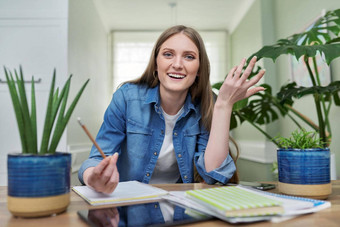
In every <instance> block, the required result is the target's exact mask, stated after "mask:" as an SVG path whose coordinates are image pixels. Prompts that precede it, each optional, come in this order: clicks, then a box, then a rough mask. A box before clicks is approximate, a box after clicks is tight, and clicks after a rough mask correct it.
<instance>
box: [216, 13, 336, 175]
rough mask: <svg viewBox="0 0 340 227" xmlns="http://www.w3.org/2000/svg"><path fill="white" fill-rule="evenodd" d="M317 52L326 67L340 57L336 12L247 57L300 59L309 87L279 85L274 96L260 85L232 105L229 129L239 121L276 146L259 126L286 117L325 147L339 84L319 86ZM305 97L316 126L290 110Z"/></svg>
mask: <svg viewBox="0 0 340 227" xmlns="http://www.w3.org/2000/svg"><path fill="white" fill-rule="evenodd" d="M318 53H319V54H320V55H321V56H322V59H323V60H324V61H325V62H326V63H327V64H328V65H329V64H330V63H331V62H332V61H333V60H334V59H335V58H338V57H340V9H336V10H334V11H328V12H326V13H325V15H324V16H322V17H320V18H319V19H318V20H317V21H316V22H315V23H314V24H313V25H312V26H310V27H309V28H308V29H307V30H306V31H304V32H301V33H298V34H294V35H292V36H289V37H288V38H286V39H280V40H278V41H277V43H275V44H274V45H269V46H264V47H263V48H261V49H260V50H259V51H257V52H256V53H254V54H253V55H252V56H250V57H249V58H248V62H249V60H250V59H251V58H252V57H253V56H257V59H258V60H260V59H262V58H270V59H272V60H273V61H274V62H275V60H276V59H277V58H278V57H279V56H281V55H284V54H287V55H292V56H294V57H295V58H296V59H300V58H302V59H303V61H304V63H305V66H306V69H307V71H308V74H309V78H310V80H311V82H312V85H311V86H310V87H302V86H298V85H297V84H296V83H295V82H291V83H289V84H285V85H283V86H282V87H281V89H280V91H279V92H278V93H277V95H273V94H272V89H271V86H270V85H269V84H263V85H261V86H264V87H265V88H266V90H265V91H264V92H261V93H257V94H255V95H254V96H252V97H251V98H250V99H249V100H242V101H241V102H239V103H237V104H236V105H235V106H234V109H233V114H232V118H231V126H230V127H231V129H234V128H236V127H237V126H238V125H240V124H242V123H243V122H249V123H250V124H251V125H253V126H254V127H255V128H257V129H258V130H259V131H260V132H261V133H262V134H263V135H265V136H266V137H267V138H268V139H269V140H270V141H272V142H274V143H275V144H276V145H277V146H279V144H278V142H277V141H276V140H275V139H274V138H275V136H276V135H269V134H268V133H267V132H266V131H264V130H263V129H262V128H261V125H265V124H269V123H271V122H273V121H275V120H277V119H279V117H286V118H287V117H288V118H289V119H291V120H292V121H293V122H294V123H295V124H296V126H297V127H298V128H302V126H301V124H300V123H301V121H302V122H304V123H306V124H307V125H308V126H310V127H311V129H312V130H315V132H316V134H318V137H319V139H320V140H319V142H320V147H323V148H328V147H329V145H330V143H331V138H332V131H331V124H330V119H329V114H330V110H331V107H332V106H333V104H334V105H336V106H339V105H340V97H339V94H338V92H339V91H340V81H333V82H331V83H330V84H329V85H327V86H322V85H321V83H320V74H319V69H318V67H317V63H316V56H317V54H318ZM245 67H246V66H245ZM259 70H260V67H258V68H257V69H256V70H254V72H253V75H256V74H257V72H258V71H259ZM268 76H269V75H268ZM220 85H221V83H217V84H214V85H213V87H214V88H216V89H219V87H220ZM307 95H312V96H313V99H314V104H315V105H314V107H315V110H316V115H317V119H318V122H317V123H315V122H313V121H312V120H311V119H310V118H309V117H307V116H306V115H305V114H303V113H301V112H299V111H298V110H296V109H295V108H294V107H293V105H294V99H298V98H301V97H304V96H307ZM308 111H310V109H309V110H308ZM279 171H280V169H279Z"/></svg>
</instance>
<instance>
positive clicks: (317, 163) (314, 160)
mask: <svg viewBox="0 0 340 227" xmlns="http://www.w3.org/2000/svg"><path fill="white" fill-rule="evenodd" d="M277 164H278V172H279V182H282V183H287V184H300V185H319V184H329V183H330V182H331V180H330V150H329V148H324V149H319V148H318V149H304V150H302V149H282V148H280V149H278V150H277Z"/></svg>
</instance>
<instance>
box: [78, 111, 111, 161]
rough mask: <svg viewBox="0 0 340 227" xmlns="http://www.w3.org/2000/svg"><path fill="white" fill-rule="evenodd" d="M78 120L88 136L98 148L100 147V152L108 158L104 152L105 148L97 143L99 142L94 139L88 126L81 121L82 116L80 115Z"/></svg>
mask: <svg viewBox="0 0 340 227" xmlns="http://www.w3.org/2000/svg"><path fill="white" fill-rule="evenodd" d="M78 122H79V124H80V126H81V127H82V128H83V129H84V131H85V133H86V134H87V136H88V137H89V138H90V140H91V141H92V143H93V144H94V145H95V146H96V148H97V149H98V151H99V152H100V154H101V155H102V157H103V158H106V155H105V154H104V152H103V150H102V149H101V148H100V147H99V145H98V144H97V142H96V141H95V140H94V139H93V137H92V135H91V134H90V132H89V131H88V130H87V128H86V126H85V125H84V124H83V123H82V122H81V120H80V117H78Z"/></svg>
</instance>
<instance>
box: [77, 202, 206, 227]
mask: <svg viewBox="0 0 340 227" xmlns="http://www.w3.org/2000/svg"><path fill="white" fill-rule="evenodd" d="M77 213H78V215H79V216H80V217H81V218H82V219H83V220H84V221H85V222H86V223H87V224H88V225H89V226H92V227H99V226H175V225H181V224H187V223H194V222H200V221H207V220H210V219H212V217H210V216H207V215H205V214H202V213H198V212H197V211H193V210H189V209H185V208H182V207H179V206H176V205H173V204H171V203H169V202H167V201H161V202H153V203H143V204H138V205H130V206H120V207H110V208H101V209H90V210H79V211H78V212H77Z"/></svg>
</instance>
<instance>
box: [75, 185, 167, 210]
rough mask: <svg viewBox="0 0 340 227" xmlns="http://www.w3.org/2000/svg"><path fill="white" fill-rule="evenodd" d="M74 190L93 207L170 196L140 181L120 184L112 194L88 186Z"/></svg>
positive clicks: (76, 187) (77, 187)
mask: <svg viewBox="0 0 340 227" xmlns="http://www.w3.org/2000/svg"><path fill="white" fill-rule="evenodd" d="M72 189H73V191H75V192H76V193H77V194H78V195H79V196H81V197H82V198H83V199H85V200H86V201H87V202H88V203H89V204H91V205H103V204H114V203H117V204H118V203H125V202H134V201H150V200H157V199H160V198H161V196H163V195H166V194H168V192H167V191H165V190H163V189H160V188H156V187H153V186H151V185H149V184H144V183H141V182H138V181H126V182H119V184H118V186H117V188H116V189H115V190H114V192H112V193H111V194H105V193H100V192H96V191H95V190H93V189H91V188H90V187H88V186H74V187H73V188H72Z"/></svg>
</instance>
